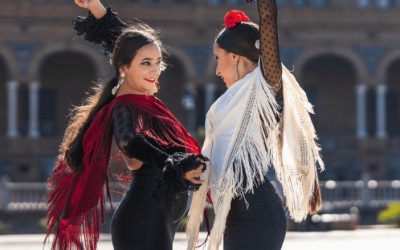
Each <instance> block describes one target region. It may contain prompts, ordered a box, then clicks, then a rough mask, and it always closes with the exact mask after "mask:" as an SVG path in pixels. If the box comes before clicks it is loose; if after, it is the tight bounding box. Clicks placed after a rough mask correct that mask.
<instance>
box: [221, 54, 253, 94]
mask: <svg viewBox="0 0 400 250" xmlns="http://www.w3.org/2000/svg"><path fill="white" fill-rule="evenodd" d="M256 68H257V63H255V62H253V61H250V60H247V59H246V60H241V61H239V64H238V73H239V77H238V79H237V80H236V81H235V82H234V83H232V84H231V85H227V87H228V88H229V87H231V86H232V85H233V84H235V83H237V82H238V81H240V80H241V79H242V78H243V77H245V76H246V75H247V74H249V73H251V72H253V71H254V70H255V69H256Z"/></svg>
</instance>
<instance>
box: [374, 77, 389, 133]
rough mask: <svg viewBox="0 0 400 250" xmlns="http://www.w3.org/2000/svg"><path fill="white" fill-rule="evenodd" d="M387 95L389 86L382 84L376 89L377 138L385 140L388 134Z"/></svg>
mask: <svg viewBox="0 0 400 250" xmlns="http://www.w3.org/2000/svg"><path fill="white" fill-rule="evenodd" d="M386 93H387V86H386V85H385V84H380V85H379V86H377V87H376V137H378V138H381V139H384V138H386V137H387V132H386Z"/></svg>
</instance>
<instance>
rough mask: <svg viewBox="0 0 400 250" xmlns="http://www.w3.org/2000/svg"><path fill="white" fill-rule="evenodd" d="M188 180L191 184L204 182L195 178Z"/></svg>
mask: <svg viewBox="0 0 400 250" xmlns="http://www.w3.org/2000/svg"><path fill="white" fill-rule="evenodd" d="M190 182H191V183H193V184H200V185H201V184H203V183H205V181H204V180H197V179H191V180H190Z"/></svg>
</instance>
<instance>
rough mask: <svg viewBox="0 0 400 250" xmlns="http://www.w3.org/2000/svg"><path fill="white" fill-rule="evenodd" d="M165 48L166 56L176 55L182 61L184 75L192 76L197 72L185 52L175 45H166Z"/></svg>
mask: <svg viewBox="0 0 400 250" xmlns="http://www.w3.org/2000/svg"><path fill="white" fill-rule="evenodd" d="M167 50H168V51H167V52H168V53H167V54H168V55H167V58H168V57H171V56H172V57H176V58H178V59H179V60H180V61H181V62H182V66H183V69H184V72H185V77H188V78H192V77H195V76H196V74H197V70H196V66H195V64H194V62H193V60H192V59H191V58H190V56H189V55H188V54H187V53H185V52H184V51H183V50H181V49H178V48H175V47H168V48H167Z"/></svg>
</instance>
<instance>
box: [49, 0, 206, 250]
mask: <svg viewBox="0 0 400 250" xmlns="http://www.w3.org/2000/svg"><path fill="white" fill-rule="evenodd" d="M75 2H76V3H77V4H78V5H79V6H81V7H84V8H87V9H89V10H90V11H91V12H92V13H97V14H98V13H99V12H96V11H97V10H100V11H104V13H105V9H104V7H102V5H101V3H100V2H99V1H94V0H92V1H90V0H76V1H75ZM104 13H103V14H104ZM107 18H109V19H108V21H109V22H110V23H118V28H115V29H113V28H110V26H108V27H106V28H107V30H109V32H108V33H102V31H101V26H98V25H97V24H96V19H95V17H94V16H92V15H91V16H89V17H88V18H85V19H84V18H80V19H79V18H78V19H77V20H75V28H76V29H77V30H78V31H79V32H80V34H85V38H86V39H87V40H89V41H94V40H96V41H97V42H99V43H102V44H103V45H104V47H105V49H106V50H108V51H109V52H112V65H113V67H114V69H115V76H114V77H113V78H112V79H111V80H110V81H108V82H107V83H106V84H105V85H104V86H98V87H96V88H95V89H94V91H93V93H92V94H91V95H89V96H88V97H87V99H86V102H85V104H84V105H82V106H80V107H77V108H76V109H75V110H74V111H73V113H72V118H71V120H70V122H69V125H68V127H67V129H66V131H65V134H64V138H63V141H62V143H61V146H60V155H59V160H58V162H57V165H56V167H55V169H54V170H53V173H52V175H51V176H50V178H49V181H48V186H49V189H50V195H49V200H48V204H49V208H48V235H49V234H50V233H52V232H54V238H53V241H52V249H61V250H64V249H96V245H97V242H98V239H99V230H100V226H101V224H102V223H104V208H105V199H106V198H105V195H104V190H107V191H109V188H108V180H109V179H108V178H109V177H108V171H109V169H108V166H109V160H110V151H111V146H112V141H113V137H114V138H115V142H116V144H117V145H118V148H119V150H120V151H121V152H122V153H123V155H124V157H125V158H126V165H127V167H128V168H129V169H130V170H131V174H132V179H133V181H132V183H131V184H130V187H129V190H128V191H127V193H126V195H125V197H124V198H123V200H122V202H121V203H120V205H119V207H118V209H117V210H116V212H115V214H114V216H113V219H112V225H111V236H112V243H113V246H114V249H117V250H126V249H135V250H136V249H137V250H141V249H142V250H171V249H172V244H173V239H174V235H175V230H176V227H177V223H178V222H177V221H178V219H179V218H181V217H182V216H183V214H184V212H185V208H186V204H187V200H188V190H196V189H198V188H199V186H200V185H201V184H202V183H203V182H202V181H201V180H200V179H199V177H200V174H201V173H202V171H204V170H205V164H204V163H205V161H206V158H204V157H203V156H201V155H200V154H199V153H200V149H199V146H198V144H197V143H196V141H195V140H194V139H193V138H192V137H191V136H190V135H189V133H188V132H187V131H186V130H185V129H184V127H183V126H182V125H181V124H180V123H179V121H178V120H177V119H176V118H175V116H174V115H173V114H172V113H171V112H170V111H169V110H168V109H167V108H166V107H165V105H164V104H163V103H162V102H161V101H160V100H159V99H157V98H156V97H154V96H153V94H154V92H156V91H157V86H156V83H157V82H158V78H159V76H160V74H161V71H162V69H163V61H162V53H161V52H162V43H161V41H160V40H159V38H158V37H157V35H156V34H155V32H154V30H152V29H151V28H150V27H148V26H145V25H131V26H127V25H126V24H124V23H123V22H121V21H120V20H119V19H118V18H117V17H116V16H115V15H113V14H112V13H111V12H109V14H108V17H107ZM115 27H117V26H115ZM92 39H93V40H92ZM107 196H108V198H110V194H109V192H107ZM48 235H47V236H48ZM46 239H47V237H46ZM45 241H46V240H45Z"/></svg>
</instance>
